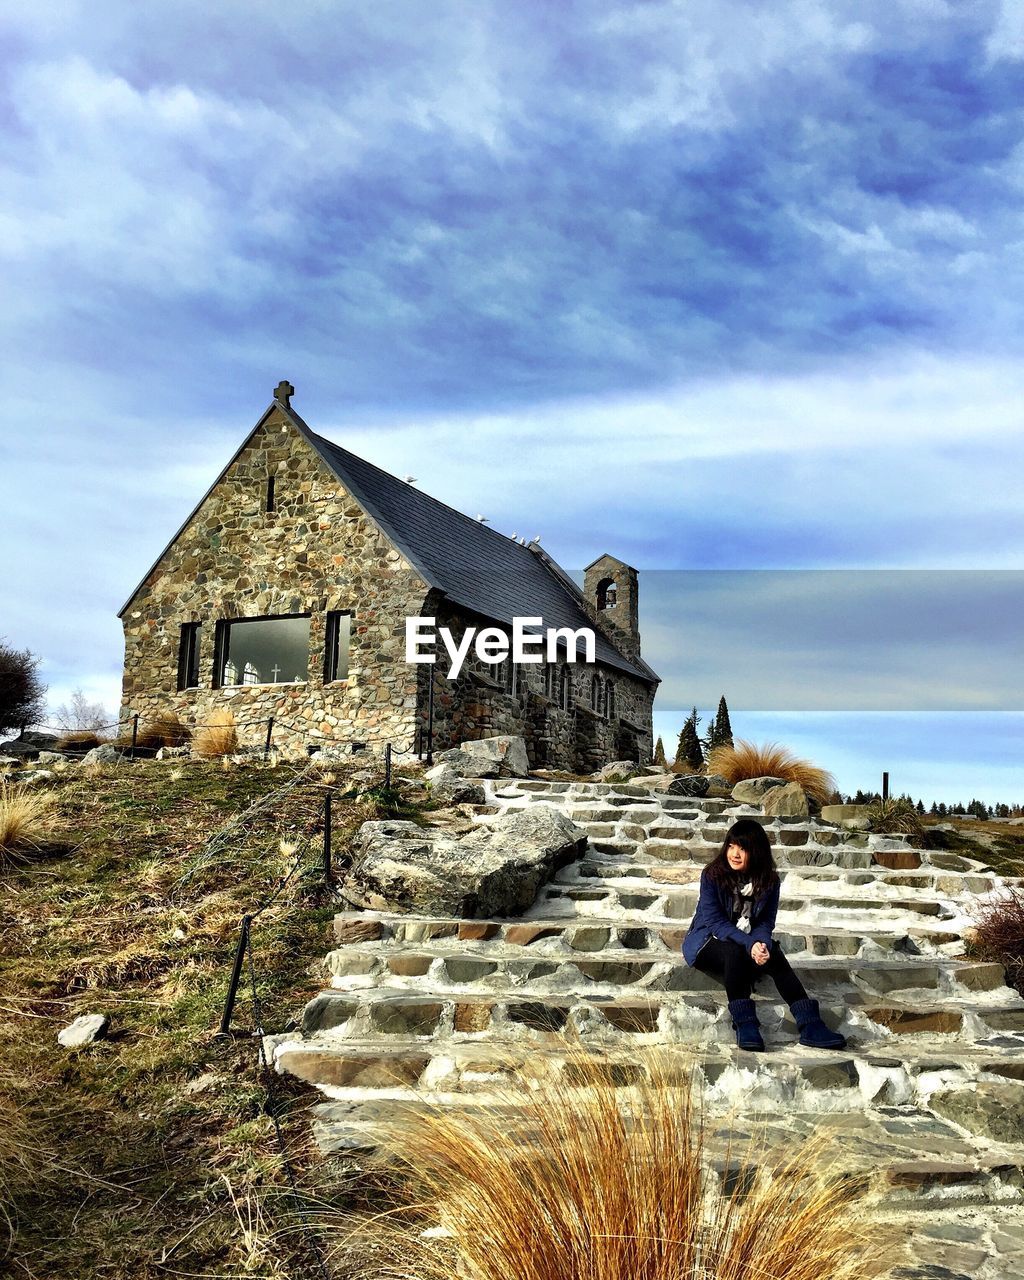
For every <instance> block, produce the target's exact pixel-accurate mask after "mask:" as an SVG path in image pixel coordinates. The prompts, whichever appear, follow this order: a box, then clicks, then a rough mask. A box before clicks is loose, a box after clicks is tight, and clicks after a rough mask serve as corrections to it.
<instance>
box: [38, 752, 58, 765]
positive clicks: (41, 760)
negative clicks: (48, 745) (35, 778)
mask: <svg viewBox="0 0 1024 1280" xmlns="http://www.w3.org/2000/svg"><path fill="white" fill-rule="evenodd" d="M63 763H64V755H63V754H62V753H61V752H60V751H40V753H39V754H38V755H37V756H36V764H63Z"/></svg>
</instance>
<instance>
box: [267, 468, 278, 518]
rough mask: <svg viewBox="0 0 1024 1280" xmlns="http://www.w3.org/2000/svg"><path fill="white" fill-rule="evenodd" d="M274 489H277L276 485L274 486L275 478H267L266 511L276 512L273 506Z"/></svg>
mask: <svg viewBox="0 0 1024 1280" xmlns="http://www.w3.org/2000/svg"><path fill="white" fill-rule="evenodd" d="M276 488H277V484H276V477H275V476H267V510H268V511H276V510H277V507H276V505H275V504H276V494H275V492H274V491H275V489H276Z"/></svg>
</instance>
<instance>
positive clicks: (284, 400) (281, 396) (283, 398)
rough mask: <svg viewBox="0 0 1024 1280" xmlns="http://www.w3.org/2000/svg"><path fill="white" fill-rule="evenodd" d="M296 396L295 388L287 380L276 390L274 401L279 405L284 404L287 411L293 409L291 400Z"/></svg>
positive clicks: (279, 384)
mask: <svg viewBox="0 0 1024 1280" xmlns="http://www.w3.org/2000/svg"><path fill="white" fill-rule="evenodd" d="M294 394H295V388H294V387H293V386H292V384H291V383H290V382H288V381H287V380H286V379H285V378H282V379H281V381H280V382H279V383H278V384H277V386H276V387H275V388H274V399H275V400H276V401H277V402H278V404H283V405H284V407H285V408H286V409H289V408H291V404H290V401H291V398H292V396H293V395H294Z"/></svg>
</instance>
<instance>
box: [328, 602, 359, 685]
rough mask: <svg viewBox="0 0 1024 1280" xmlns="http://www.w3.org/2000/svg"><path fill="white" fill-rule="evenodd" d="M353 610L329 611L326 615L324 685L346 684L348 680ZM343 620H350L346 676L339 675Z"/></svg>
mask: <svg viewBox="0 0 1024 1280" xmlns="http://www.w3.org/2000/svg"><path fill="white" fill-rule="evenodd" d="M354 617H355V614H354V612H353V610H352V609H328V610H327V612H326V614H325V615H324V664H323V675H324V684H344V683H345V681H346V680H348V668H349V659H350V658H351V655H352V622H353V619H354ZM341 618H348V620H349V621H348V649H347V652H346V655H345V674H344V675H343V676H339V675H338V641H339V639H340V638H341V623H340V621H339V620H340V619H341Z"/></svg>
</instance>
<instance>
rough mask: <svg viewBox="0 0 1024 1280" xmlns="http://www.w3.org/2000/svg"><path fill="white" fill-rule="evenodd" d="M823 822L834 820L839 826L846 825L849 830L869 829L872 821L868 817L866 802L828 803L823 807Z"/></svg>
mask: <svg viewBox="0 0 1024 1280" xmlns="http://www.w3.org/2000/svg"><path fill="white" fill-rule="evenodd" d="M821 820H822V822H834V823H835V824H836V825H837V826H840V827H846V829H847V830H848V831H869V830H870V829H871V821H870V819H869V818H868V806H867V805H866V804H826V805H823V806H822V809H821Z"/></svg>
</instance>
